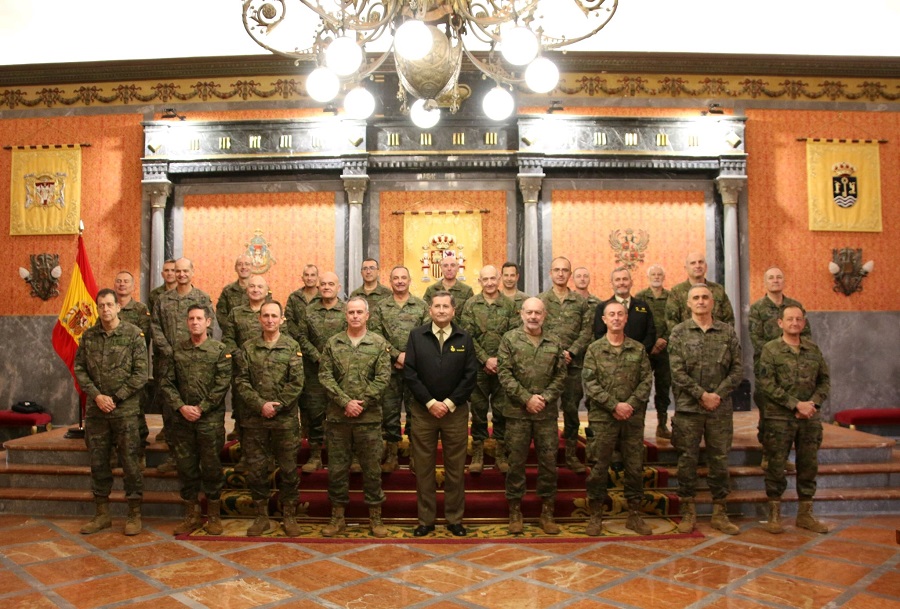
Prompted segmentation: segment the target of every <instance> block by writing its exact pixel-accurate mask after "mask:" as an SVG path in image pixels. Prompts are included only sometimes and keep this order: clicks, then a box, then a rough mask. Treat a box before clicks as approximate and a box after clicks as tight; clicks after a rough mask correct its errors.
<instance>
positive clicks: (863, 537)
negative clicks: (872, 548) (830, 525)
mask: <svg viewBox="0 0 900 609" xmlns="http://www.w3.org/2000/svg"><path fill="white" fill-rule="evenodd" d="M835 536H836V537H838V538H839V539H853V540H855V541H865V542H868V543H880V544H884V545H888V546H894V547H896V545H897V533H896V532H895V531H894V530H892V529H884V528H880V527H864V526H852V527H847V528H845V529H844V530H842V531H838V533H837V535H835Z"/></svg>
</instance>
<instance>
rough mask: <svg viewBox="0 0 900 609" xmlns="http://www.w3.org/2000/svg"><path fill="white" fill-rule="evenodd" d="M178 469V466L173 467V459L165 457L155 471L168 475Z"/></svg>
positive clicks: (168, 456) (170, 456) (169, 456)
mask: <svg viewBox="0 0 900 609" xmlns="http://www.w3.org/2000/svg"><path fill="white" fill-rule="evenodd" d="M177 469H178V466H177V465H175V457H173V456H172V455H171V453H170V454H169V455H167V456H166V460H165V461H163V462H162V463H160V464H159V465H157V466H156V471H158V472H159V473H160V474H168V473H169V472H174V471H175V470H177Z"/></svg>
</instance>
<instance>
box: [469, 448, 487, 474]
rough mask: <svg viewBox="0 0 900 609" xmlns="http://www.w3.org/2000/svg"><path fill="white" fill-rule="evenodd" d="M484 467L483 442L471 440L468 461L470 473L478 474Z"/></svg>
mask: <svg viewBox="0 0 900 609" xmlns="http://www.w3.org/2000/svg"><path fill="white" fill-rule="evenodd" d="M483 469H484V442H482V441H480V440H476V441H474V442H472V461H471V463H469V473H470V474H480V473H481V472H482V470H483Z"/></svg>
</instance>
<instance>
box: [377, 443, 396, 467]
mask: <svg viewBox="0 0 900 609" xmlns="http://www.w3.org/2000/svg"><path fill="white" fill-rule="evenodd" d="M384 453H385V457H384V463H382V464H381V471H382V473H385V474H390V473H391V472H395V471H397V470H398V469H399V468H400V463H399V462H398V461H397V443H396V442H388V443H387V444H385V446H384Z"/></svg>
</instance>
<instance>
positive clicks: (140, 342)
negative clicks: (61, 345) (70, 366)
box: [74, 289, 148, 535]
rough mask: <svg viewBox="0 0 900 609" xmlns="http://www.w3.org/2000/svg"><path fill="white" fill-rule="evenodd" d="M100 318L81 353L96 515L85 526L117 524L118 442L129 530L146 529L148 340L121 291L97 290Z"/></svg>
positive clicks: (87, 530) (78, 373)
mask: <svg viewBox="0 0 900 609" xmlns="http://www.w3.org/2000/svg"><path fill="white" fill-rule="evenodd" d="M97 310H98V312H99V314H100V323H99V324H98V325H95V326H92V327H90V328H88V329H87V330H86V331H85V333H84V334H83V335H82V337H81V343H80V344H79V346H78V351H77V352H76V354H75V364H74V372H75V379H76V380H77V381H78V384H79V385H81V389H82V391H84V393H85V395H86V396H87V406H86V411H85V418H84V432H85V435H84V441H85V444H86V445H87V449H88V453H89V454H90V458H91V491H92V492H93V494H94V504H95V506H96V510H97V512H96V515H95V516H94V518H93V519H92V520H91V521H90V522H89V523H87V524H86V525H84V526H83V527H82V528H81V533H82V534H84V535H88V534H91V533H96V532H97V531H101V530H103V529H108V528H109V527H111V526H112V520H111V518H110V515H109V493H110V491H111V490H112V485H113V476H112V469H111V468H110V465H109V461H110V455H111V452H112V449H113V446H115V447H116V448H117V449H118V451H119V460H120V461H121V463H122V469H123V471H124V474H125V480H124V482H125V498H126V499H127V500H128V518H127V520H126V522H125V534H126V535H137V534H138V533H140V532H141V497H142V496H143V475H142V473H141V464H140V455H141V438H140V435H139V425H138V414H139V413H140V392H141V390H142V389H143V388H144V385H146V384H147V361H148V360H147V343H146V341H145V338H144V336H143V334H142V333H141V331H140V329H139V328H138V327H137V326H135V325H132V324H130V323H127V322H122V321H120V320H119V303H118V302H117V301H116V293H115V292H114V291H112V290H109V289H104V290H100V292H98V293H97Z"/></svg>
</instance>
